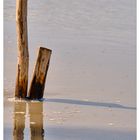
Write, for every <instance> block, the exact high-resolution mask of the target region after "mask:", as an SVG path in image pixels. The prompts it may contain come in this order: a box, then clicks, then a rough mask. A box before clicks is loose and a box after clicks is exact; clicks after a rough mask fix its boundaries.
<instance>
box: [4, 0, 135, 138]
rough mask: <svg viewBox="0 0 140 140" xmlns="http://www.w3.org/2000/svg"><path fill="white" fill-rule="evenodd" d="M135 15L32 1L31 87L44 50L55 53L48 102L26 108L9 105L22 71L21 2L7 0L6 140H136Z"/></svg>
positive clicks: (127, 4) (95, 4) (78, 1)
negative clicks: (18, 43)
mask: <svg viewBox="0 0 140 140" xmlns="http://www.w3.org/2000/svg"><path fill="white" fill-rule="evenodd" d="M135 10H136V2H135V1H132V0H127V1H126V0H119V1H115V0H86V1H85V0H61V1H58V0H47V1H46V0H42V1H37V0H34V2H33V1H29V2H28V34H29V35H28V36H29V53H30V69H29V84H30V79H31V76H32V71H33V67H34V63H35V61H36V56H37V55H36V52H37V48H38V47H39V46H43V47H48V48H50V49H52V51H53V53H52V57H51V63H50V67H49V72H48V76H47V83H46V88H45V95H44V97H45V98H46V99H45V101H43V102H36V103H34V102H33V103H32V102H20V103H19V102H14V101H10V100H9V98H13V95H14V87H15V77H16V63H17V48H16V28H15V1H11V0H5V1H4V103H5V111H4V118H5V119H4V127H5V128H4V136H5V139H6V140H9V139H11V137H13V139H14V140H15V139H18V137H20V139H25V140H28V139H29V138H30V139H34V137H36V138H38V139H47V140H59V139H61V140H63V139H64V140H67V139H68V140H73V139H77V140H87V137H88V139H89V140H90V139H91V140H92V139H93V136H96V139H101V140H102V139H103V138H104V139H105V138H106V139H107V140H112V139H113V138H114V139H115V138H116V139H119V140H129V138H130V137H131V139H132V140H133V139H135V137H136V135H135V131H136V25H135V24H136V22H135V21H136V14H135ZM19 106H21V107H20V108H19ZM34 108H35V109H36V110H34ZM36 118H38V119H36ZM17 121H18V122H20V123H17ZM34 122H35V123H34ZM15 127H17V130H16V129H14V128H15ZM18 128H20V130H18ZM34 128H38V129H35V130H34ZM43 130H44V132H43ZM36 131H37V132H36ZM13 132H14V134H13ZM99 132H102V134H104V135H100V133H99ZM17 133H18V134H19V135H18V134H17ZM34 135H35V136H34ZM36 135H37V136H36ZM23 136H24V138H23ZM103 136H104V137H103ZM105 136H106V137H105Z"/></svg>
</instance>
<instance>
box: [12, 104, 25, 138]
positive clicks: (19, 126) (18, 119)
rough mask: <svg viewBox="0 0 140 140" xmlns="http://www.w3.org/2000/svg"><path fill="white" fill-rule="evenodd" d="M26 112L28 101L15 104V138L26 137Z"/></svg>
mask: <svg viewBox="0 0 140 140" xmlns="http://www.w3.org/2000/svg"><path fill="white" fill-rule="evenodd" d="M25 114H26V103H25V102H18V103H17V102H16V103H15V104H14V130H13V139H14V140H23V139H24V132H23V131H24V128H25Z"/></svg>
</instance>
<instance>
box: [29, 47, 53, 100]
mask: <svg viewBox="0 0 140 140" xmlns="http://www.w3.org/2000/svg"><path fill="white" fill-rule="evenodd" d="M51 53H52V50H50V49H47V48H43V47H40V48H39V52H38V58H37V61H36V65H35V68H34V73H33V78H32V81H31V85H30V89H29V97H28V98H29V99H41V98H43V94H44V88H45V81H46V76H47V71H48V68H49V62H50V57H51Z"/></svg>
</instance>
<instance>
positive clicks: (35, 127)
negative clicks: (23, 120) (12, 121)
mask: <svg viewBox="0 0 140 140" xmlns="http://www.w3.org/2000/svg"><path fill="white" fill-rule="evenodd" d="M28 105H29V114H30V129H31V140H43V139H44V129H43V103H42V102H34V103H29V104H28Z"/></svg>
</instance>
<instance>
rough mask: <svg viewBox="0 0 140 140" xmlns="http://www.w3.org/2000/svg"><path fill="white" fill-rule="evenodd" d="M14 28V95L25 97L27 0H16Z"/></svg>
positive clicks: (26, 78) (27, 60) (26, 83)
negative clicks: (16, 53)
mask: <svg viewBox="0 0 140 140" xmlns="http://www.w3.org/2000/svg"><path fill="white" fill-rule="evenodd" d="M16 30H17V47H18V64H17V77H16V88H15V96H16V97H19V98H25V97H26V95H27V85H28V65H29V53H28V35H27V0H16Z"/></svg>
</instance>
